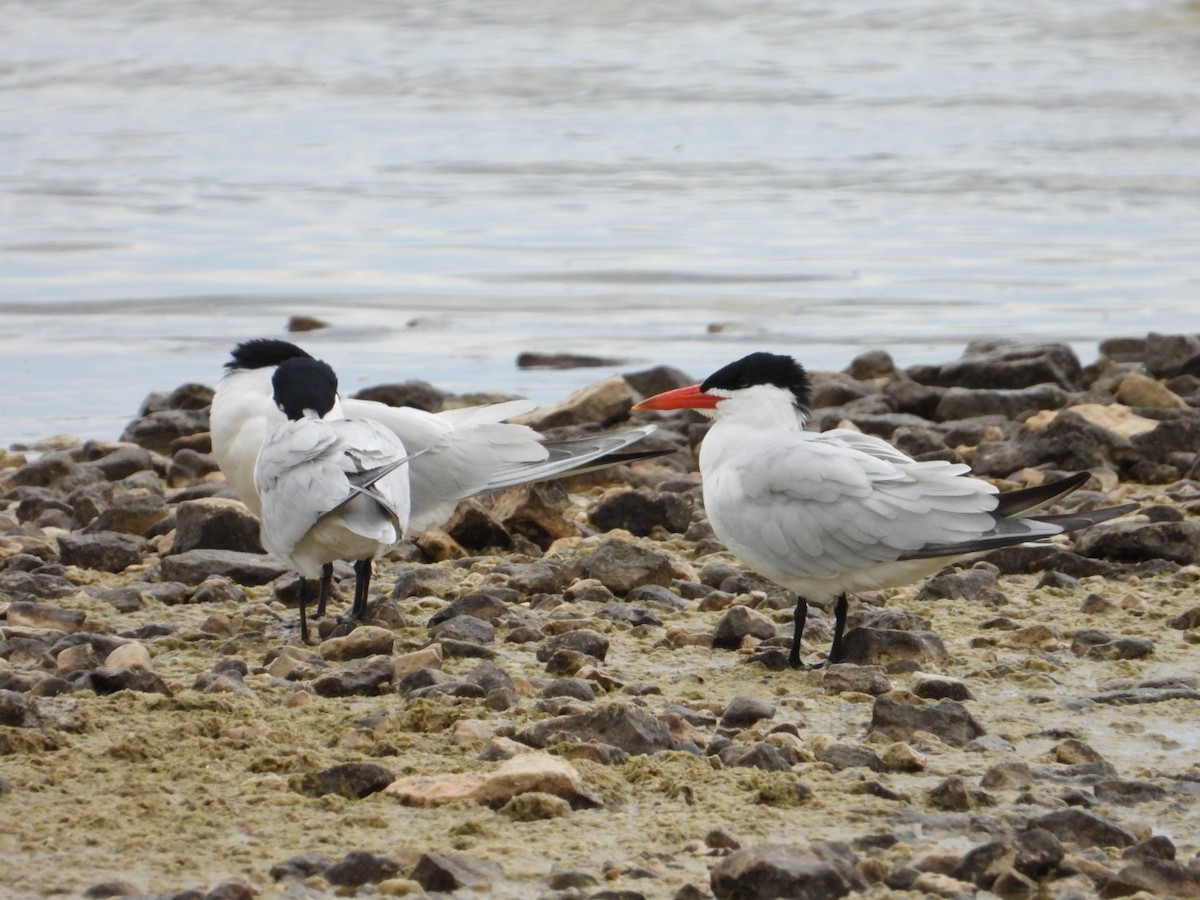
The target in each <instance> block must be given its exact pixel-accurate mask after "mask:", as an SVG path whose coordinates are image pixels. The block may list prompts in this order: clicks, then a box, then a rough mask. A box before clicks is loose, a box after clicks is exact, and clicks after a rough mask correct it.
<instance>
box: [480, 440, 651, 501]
mask: <svg viewBox="0 0 1200 900" xmlns="http://www.w3.org/2000/svg"><path fill="white" fill-rule="evenodd" d="M655 427H656V426H654V425H641V426H638V427H636V428H626V429H623V430H621V431H607V432H602V433H600V434H594V435H588V436H586V437H580V438H570V439H568V440H564V441H546V442H545V443H544V444H543V446H544V447H545V448H546V451H547V454H548V456H547V458H546V459H544V460H540V461H538V462H534V463H518V464H517V465H514V466H509V467H508V468H506V469H504V470H502V471H500V472H497V473H496V474H495V475H494V476H492V478H491V479H490V480H489V481H488V483H487V484H486V485H484V486H483V487H482V488H480V489H479V491H477V493H480V494H484V493H488V492H489V491H497V490H501V489H502V488H507V487H515V486H517V485H519V484H531V483H533V482H536V481H548V480H550V479H552V478H560V477H562V476H564V475H578V474H580V473H582V472H590V471H593V470H595V469H603V468H605V467H607V466H614V465H618V464H620V463H628V462H636V461H637V460H639V459H651V458H653V457H655V456H663V455H665V454H667V453H670V452H672V451H670V450H629V451H626V450H625V448H626V447H628V446H629V445H630V444H634V443H636V442H637V441H640V440H641V439H642V438H644V437H646V436H647V435H649V434H651V433H652V432H653V431H654V430H655Z"/></svg>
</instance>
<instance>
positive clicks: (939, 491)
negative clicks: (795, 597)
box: [705, 432, 996, 579]
mask: <svg viewBox="0 0 1200 900" xmlns="http://www.w3.org/2000/svg"><path fill="white" fill-rule="evenodd" d="M850 434H853V435H854V438H852V439H851V440H849V441H847V440H845V439H844V438H843V436H842V435H840V434H833V435H829V433H826V434H816V433H811V432H797V433H795V434H794V435H786V436H784V438H783V439H782V440H781V439H780V435H779V434H778V433H774V434H771V435H770V436H769V437H768V438H767V439H764V440H762V441H761V442H756V441H749V442H747V445H746V446H744V447H743V448H741V450H740V453H739V455H740V457H741V461H740V463H739V464H735V465H725V466H721V467H718V469H717V471H716V472H714V473H713V476H712V478H711V479H706V482H705V505H706V507H707V508H708V509H709V518H710V520H711V521H712V524H713V528H714V530H715V531H716V532H717V536H718V537H720V538H721V540H722V541H723V542H725V543H726V544H727V545H728V546H729V547H730V549H731V550H733V551H734V552H735V553H737V554H738V555H740V556H742V557H743V558H745V559H746V560H747V562H751V561H752V560H753V561H755V562H757V563H758V564H759V565H761V566H765V567H766V568H767V569H768V570H769V571H770V572H772V573H775V574H776V575H778V576H780V577H782V578H784V579H787V578H821V577H829V576H834V575H837V574H839V573H842V572H846V571H851V570H854V569H859V568H862V567H864V566H869V565H872V564H875V563H881V562H890V561H894V560H897V559H900V558H902V557H904V556H906V555H908V554H911V553H913V552H916V551H919V550H920V549H921V548H922V547H925V546H927V545H931V544H941V545H946V544H956V543H959V542H962V541H966V540H970V539H973V538H976V537H978V536H979V535H980V534H982V533H984V532H987V531H988V530H989V529H991V528H992V526H993V523H994V519H993V516H992V513H991V511H992V510H993V509H994V508H995V506H996V491H995V488H994V487H993V486H992V485H990V484H989V483H988V482H985V481H981V480H979V479H975V478H968V477H963V476H964V475H965V474H966V472H967V467H966V466H963V465H953V464H950V463H947V462H917V461H915V460H913V459H911V458H910V457H908V456H906V455H904V454H903V453H901V452H900V451H898V450H896V449H895V448H894V447H892V446H891V445H890V444H886V443H885V442H883V441H878V439H874V438H868V437H867V436H865V435H859V434H858V433H857V432H851V433H850ZM877 448H878V449H879V451H880V452H878V453H875V452H871V451H873V450H875V449H877ZM883 448H886V450H884V449H883Z"/></svg>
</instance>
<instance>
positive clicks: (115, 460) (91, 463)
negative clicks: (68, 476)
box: [81, 441, 154, 481]
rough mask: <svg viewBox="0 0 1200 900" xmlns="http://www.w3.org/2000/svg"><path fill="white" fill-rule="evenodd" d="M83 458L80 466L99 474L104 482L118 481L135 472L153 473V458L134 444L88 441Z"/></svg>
mask: <svg viewBox="0 0 1200 900" xmlns="http://www.w3.org/2000/svg"><path fill="white" fill-rule="evenodd" d="M83 457H84V460H85V461H84V462H83V463H82V464H81V466H82V467H83V468H85V469H93V470H95V471H97V472H99V473H100V475H101V476H103V478H104V480H105V481H120V480H121V479H123V478H128V477H129V476H130V475H133V474H135V473H137V472H147V471H148V472H154V458H153V457H152V456H151V455H150V453H149V452H148V451H147V450H146V449H145V448H143V447H139V446H137V445H135V444H113V443H109V442H106V441H88V442H87V443H86V444H84V445H83Z"/></svg>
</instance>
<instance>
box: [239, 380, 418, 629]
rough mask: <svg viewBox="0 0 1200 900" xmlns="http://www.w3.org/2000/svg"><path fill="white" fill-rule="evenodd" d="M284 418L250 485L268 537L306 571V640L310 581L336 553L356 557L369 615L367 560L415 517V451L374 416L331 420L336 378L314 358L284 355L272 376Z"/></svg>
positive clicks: (360, 604) (358, 590)
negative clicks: (411, 474)
mask: <svg viewBox="0 0 1200 900" xmlns="http://www.w3.org/2000/svg"><path fill="white" fill-rule="evenodd" d="M271 382H272V387H273V394H274V398H275V402H276V403H277V404H278V406H279V409H280V410H281V411H282V412H283V413H284V415H285V416H286V417H287V419H286V421H285V422H284V423H283V424H282V425H280V426H279V427H278V428H276V429H275V430H274V431H273V432H271V434H270V435H268V437H267V439H266V441H265V442H264V443H263V445H262V451H261V452H260V453H259V454H258V460H257V462H256V464H255V466H254V487H255V489H256V491H257V492H258V496H259V498H260V499H261V501H262V511H261V517H262V536H263V544H264V545H265V546H266V548H267V549H268V550H270V551H271V552H272V553H274V554H275V555H276V556H278V557H279V558H280V559H282V560H284V561H285V562H287V563H289V564H290V565H291V566H292V568H294V569H296V570H297V571H298V572H299V573H300V576H301V577H300V588H299V594H300V638H301V640H303V641H304V642H305V643H308V619H307V616H306V610H305V605H306V602H307V595H308V583H307V579H309V578H318V577H320V576H321V575H322V574H323V571H324V567H325V566H326V565H329V564H331V563H332V562H333V561H335V560H339V559H347V560H354V574H355V582H354V605H353V608H352V609H351V612H350V615H351V617H352V618H361V617H362V615H363V614H364V613H365V612H366V603H367V590H368V587H369V585H370V581H371V561H372V560H373V559H375V558H377V557H379V556H382V555H383V554H384V553H385V552H387V551H388V550H389V549H391V547H392V546H394V545H395V544H396V542H397V541H399V540H400V537H401V535H402V534H403V533H404V529H405V526H406V525H407V524H408V520H409V507H410V502H409V480H408V472H407V471H405V470H404V468H403V467H404V465H405V464H406V463H408V462H409V461H410V460H411V459H412V458H413V457H412V456H410V455H408V453H407V451H406V449H405V446H404V444H403V443H402V442H401V440H400V439H399V438H398V437H396V435H395V434H393V433H392V432H391V431H389V430H388V429H386V428H384V427H383V426H382V425H380V424H378V423H377V422H372V421H371V420H369V419H326V418H324V416H326V415H327V414H328V413H329V411H330V410H332V409H333V407H334V404H336V403H337V376H336V375H335V374H334V371H333V369H332V368H330V367H329V365H328V364H326V363H324V362H322V361H320V360H317V359H304V358H296V359H289V360H286V361H285V362H283V363H282V364H281V365H279V366H278V367H277V368H276V369H275V373H274V375H273V376H272V379H271Z"/></svg>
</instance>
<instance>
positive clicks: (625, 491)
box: [588, 488, 694, 537]
mask: <svg viewBox="0 0 1200 900" xmlns="http://www.w3.org/2000/svg"><path fill="white" fill-rule="evenodd" d="M693 505H694V504H693V501H692V498H691V497H690V496H688V495H687V494H679V493H671V492H662V493H660V492H658V491H649V490H644V489H641V488H635V489H630V488H620V489H617V490H614V491H610V492H609V493H606V494H605V495H604V496H602V497H601V498H600V500H599V501H598V502H597V503H596V505H595V506H593V507H592V509H591V510H590V511H589V512H588V521H589V522H591V523H592V524H593V525H595V526H596V527H597V528H599V529H600V530H601V531H613V530H614V529H618V528H620V529H623V530H625V531H628V532H629V533H630V534H635V535H639V536H643V537H644V536H646V535H649V534H650V533H651V532H652V531H654V529H655V528H663V529H666V530H667V531H668V532H672V533H675V534H683V533H684V532H686V531H687V529H688V526H689V525H690V524H691V522H692V508H693Z"/></svg>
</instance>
